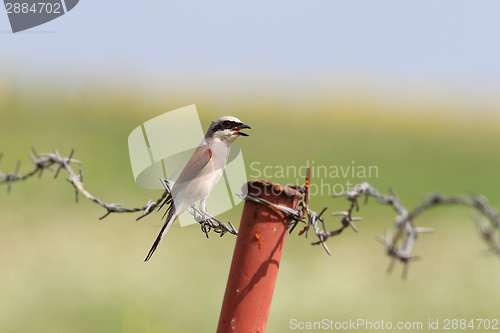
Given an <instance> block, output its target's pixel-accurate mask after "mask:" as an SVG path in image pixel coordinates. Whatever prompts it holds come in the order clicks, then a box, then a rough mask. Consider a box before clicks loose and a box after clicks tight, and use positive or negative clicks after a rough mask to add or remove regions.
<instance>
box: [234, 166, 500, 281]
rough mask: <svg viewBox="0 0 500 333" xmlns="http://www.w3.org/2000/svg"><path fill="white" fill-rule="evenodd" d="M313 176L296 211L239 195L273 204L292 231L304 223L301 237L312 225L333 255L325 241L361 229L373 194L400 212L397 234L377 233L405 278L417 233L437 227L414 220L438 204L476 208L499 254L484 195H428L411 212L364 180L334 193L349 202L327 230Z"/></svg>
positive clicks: (496, 227)
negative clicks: (313, 197)
mask: <svg viewBox="0 0 500 333" xmlns="http://www.w3.org/2000/svg"><path fill="white" fill-rule="evenodd" d="M310 176H311V174H310V170H309V169H308V171H307V176H306V184H305V186H303V187H302V192H303V193H305V195H304V198H303V200H302V201H300V202H299V203H298V205H297V208H296V209H295V210H294V209H290V208H287V207H282V206H278V205H275V204H272V203H270V202H269V201H267V200H265V199H262V198H254V197H251V196H242V195H240V197H241V198H243V199H246V200H252V201H255V202H258V203H260V204H263V205H268V206H271V207H273V209H278V210H280V211H282V212H283V213H286V214H288V215H289V216H290V217H291V219H292V221H291V222H290V225H289V229H288V230H289V233H291V232H292V231H293V230H294V229H295V227H296V226H297V224H298V223H299V222H302V223H305V227H304V229H303V230H301V231H300V232H299V236H300V235H302V234H304V233H305V235H306V238H307V237H308V234H309V231H310V230H311V228H312V230H313V231H314V234H315V236H316V237H317V239H318V240H317V241H315V242H313V243H311V244H312V245H319V244H321V245H322V246H323V248H324V249H325V251H326V252H327V253H328V254H330V255H331V251H330V250H329V249H328V247H327V245H326V243H325V242H326V240H327V239H328V238H329V237H333V236H337V235H340V234H341V233H342V231H344V229H346V228H352V229H353V230H354V231H355V232H358V228H357V227H356V225H355V224H354V222H356V221H360V220H361V218H360V217H354V216H353V212H354V211H356V212H358V211H359V199H360V198H362V197H363V196H364V197H365V200H364V203H365V205H366V204H367V203H368V198H369V197H373V198H375V200H376V202H377V203H379V204H383V205H388V206H391V207H392V208H393V209H394V211H395V212H396V214H397V216H396V218H395V220H394V223H395V227H396V234H395V236H394V237H393V235H392V231H391V230H390V229H388V230H387V231H386V234H385V236H381V235H378V236H377V237H376V239H377V240H378V241H379V242H380V243H382V245H384V246H385V248H386V253H387V255H388V256H389V257H390V258H391V261H390V264H389V268H388V270H387V271H388V272H389V273H390V272H392V269H393V267H394V263H395V262H396V261H400V262H401V263H402V264H403V265H404V269H403V279H404V278H406V276H407V274H408V267H409V263H410V262H411V261H415V260H418V259H420V257H418V256H413V255H412V251H413V248H414V246H415V242H416V241H417V239H418V236H419V235H420V234H426V233H432V232H433V231H434V229H432V228H422V227H417V226H416V225H415V223H414V220H415V218H416V217H417V216H419V215H420V214H422V213H423V212H424V211H426V210H428V209H430V208H432V207H434V206H437V205H449V204H460V205H465V206H468V207H471V208H474V209H475V210H476V214H475V215H473V216H472V217H473V219H474V220H475V221H476V224H477V225H478V228H479V231H480V233H481V235H482V236H483V239H484V240H485V241H486V243H487V244H488V246H489V251H490V252H492V253H494V254H496V255H498V256H500V214H499V213H498V211H497V210H495V209H494V208H492V207H490V206H489V205H488V203H487V201H486V198H484V197H481V196H468V195H461V196H455V197H446V196H444V195H442V194H439V193H435V194H432V195H430V196H428V197H427V199H426V200H424V202H422V203H421V204H420V205H419V206H417V207H415V208H414V209H413V210H411V211H408V210H407V209H406V208H405V207H404V206H403V205H402V204H401V201H400V199H399V197H398V196H397V195H396V193H395V192H394V191H393V190H389V193H390V194H389V195H386V194H383V193H380V192H379V191H378V190H377V189H375V188H373V187H372V186H371V185H370V184H369V183H367V182H364V183H361V184H358V185H356V186H355V187H354V188H352V189H349V190H348V191H346V192H344V193H341V194H339V195H333V197H341V196H344V197H345V198H346V199H347V200H348V201H349V202H350V205H349V208H348V209H347V210H346V211H343V212H333V213H332V215H333V216H339V217H341V220H340V222H341V226H340V227H339V228H337V229H334V230H328V228H327V226H326V222H325V220H324V218H323V214H324V213H325V211H326V210H327V209H328V207H325V208H323V209H322V210H321V211H320V213H319V214H318V213H317V212H315V211H313V210H312V209H311V208H310V207H309V189H310V186H309V184H310ZM306 217H307V219H306Z"/></svg>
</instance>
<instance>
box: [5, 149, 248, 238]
mask: <svg viewBox="0 0 500 333" xmlns="http://www.w3.org/2000/svg"><path fill="white" fill-rule="evenodd" d="M73 154H74V149H72V150H71V153H70V154H69V157H61V155H60V154H59V152H58V151H57V149H55V150H54V152H53V153H49V154H41V153H40V154H39V153H38V152H37V151H36V150H35V148H32V152H31V153H30V154H29V156H30V159H31V161H32V162H33V164H34V169H33V170H31V171H29V172H27V173H25V174H20V173H19V170H20V168H21V161H19V162H18V163H17V166H16V171H14V172H9V173H6V174H4V173H3V172H2V171H1V170H0V185H7V193H10V192H11V187H12V184H14V183H16V182H19V181H22V180H25V179H28V178H30V177H33V176H35V175H36V174H38V177H41V176H42V174H43V172H44V170H49V171H51V172H54V169H53V167H54V168H55V167H57V169H56V170H55V172H54V178H57V176H58V175H59V173H60V172H61V170H63V169H64V170H65V171H66V172H67V173H68V177H67V178H66V180H67V181H68V182H69V183H70V184H71V185H72V186H73V188H74V189H75V199H76V202H78V196H79V194H80V193H81V194H83V196H84V197H86V198H87V199H89V200H91V201H93V202H95V203H97V204H98V205H100V206H102V207H103V208H104V209H106V214H104V215H103V216H101V217H100V218H99V219H100V220H102V219H104V218H105V217H107V216H108V215H110V214H111V213H135V212H141V211H142V212H143V213H142V215H141V216H139V217H138V218H137V219H136V221H138V220H140V219H142V218H144V217H146V216H147V215H149V214H151V213H152V212H153V211H154V210H155V208H157V207H159V208H161V207H160V206H161V205H162V202H164V200H165V199H166V198H167V196H168V195H169V194H170V189H171V188H172V186H173V184H174V182H173V181H171V180H166V179H160V181H161V183H162V184H163V186H164V188H165V190H164V192H163V193H162V195H161V197H160V198H158V199H157V200H155V201H153V200H149V201H148V202H147V203H146V205H144V206H139V207H134V208H126V207H123V204H121V203H106V202H104V201H102V200H101V199H99V198H96V197H95V196H93V195H92V194H90V193H89V192H88V191H87V190H85V188H84V187H83V173H82V170H81V169H80V170H79V172H78V173H75V172H74V171H73V169H72V167H71V164H80V165H81V164H82V162H80V161H78V160H75V159H73ZM2 157H3V153H0V162H1V160H2ZM167 202H168V201H167ZM188 211H189V212H190V213H191V215H193V216H194V217H195V219H196V221H197V222H198V223H200V225H201V229H202V231H203V232H204V233H205V235H206V236H207V238H208V233H209V232H210V231H214V232H215V233H218V234H220V236H221V237H222V236H223V235H224V234H225V233H230V234H232V235H237V234H238V232H237V231H236V229H235V228H234V226H233V225H232V223H231V222H228V223H229V227H228V226H227V225H226V224H225V223H224V222H222V221H219V220H218V219H216V218H215V217H210V218H209V219H208V220H204V219H203V215H202V214H201V212H200V211H199V210H198V209H197V208H196V207H191V209H188Z"/></svg>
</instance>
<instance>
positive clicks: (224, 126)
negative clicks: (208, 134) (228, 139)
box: [214, 120, 241, 132]
mask: <svg viewBox="0 0 500 333" xmlns="http://www.w3.org/2000/svg"><path fill="white" fill-rule="evenodd" d="M240 125H241V124H240V123H238V122H236V121H231V120H225V121H223V122H222V123H219V124H217V125H216V126H215V127H214V132H217V131H223V130H225V129H231V128H235V127H238V126H240Z"/></svg>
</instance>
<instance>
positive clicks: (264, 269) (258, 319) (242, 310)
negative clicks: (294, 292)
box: [217, 180, 302, 333]
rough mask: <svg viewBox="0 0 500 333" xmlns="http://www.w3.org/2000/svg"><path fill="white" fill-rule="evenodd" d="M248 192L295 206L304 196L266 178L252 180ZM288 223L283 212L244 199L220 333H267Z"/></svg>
mask: <svg viewBox="0 0 500 333" xmlns="http://www.w3.org/2000/svg"><path fill="white" fill-rule="evenodd" d="M248 196H251V197H254V198H262V199H265V200H267V201H269V202H271V203H273V204H276V205H280V206H286V207H289V208H293V209H295V207H296V206H297V203H298V201H299V200H300V199H301V198H302V194H301V193H300V192H299V191H298V190H297V189H296V188H295V187H291V186H284V185H281V184H278V183H274V182H270V181H264V180H250V181H249V182H248ZM288 223H290V217H289V216H288V215H287V214H285V213H283V212H281V211H279V210H276V209H273V208H272V207H269V206H266V205H263V204H260V203H257V202H254V201H250V200H246V201H245V206H244V207H243V214H242V217H241V223H240V227H239V232H238V238H237V240H236V246H235V250H234V254H233V260H232V262H231V269H230V272H229V277H228V282H227V286H226V292H225V294H224V301H223V304H222V310H221V315H220V318H219V325H218V327H217V332H218V333H228V332H254V333H257V332H259V333H263V332H265V329H266V324H267V318H268V315H269V310H270V308H271V301H272V297H273V292H274V286H275V283H276V278H277V276H278V270H279V265H280V260H281V253H282V251H283V246H284V243H285V237H286V234H287V230H288Z"/></svg>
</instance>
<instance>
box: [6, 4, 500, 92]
mask: <svg viewBox="0 0 500 333" xmlns="http://www.w3.org/2000/svg"><path fill="white" fill-rule="evenodd" d="M0 31H1V32H2V33H1V34H0V45H1V52H0V74H1V72H4V73H9V74H10V75H14V76H16V77H19V78H24V79H26V80H27V81H28V82H30V81H33V80H36V78H37V77H48V78H53V79H63V80H65V79H68V78H71V79H72V80H75V78H83V77H85V78H86V79H87V80H92V78H93V77H95V78H96V80H97V77H103V76H104V77H106V78H108V79H113V78H117V79H120V77H121V76H122V75H129V76H128V77H134V78H138V80H139V81H142V82H157V81H158V80H167V81H168V80H169V77H172V78H177V79H180V78H182V77H184V78H185V79H186V78H187V79H186V80H187V81H188V82H189V81H190V80H196V79H200V80H201V78H205V79H206V78H207V77H213V76H221V77H224V78H225V79H224V80H221V82H223V81H226V83H227V84H231V82H232V80H235V82H236V81H237V82H239V83H240V84H243V85H244V84H245V82H252V83H254V84H258V83H259V82H260V81H263V82H264V81H266V80H268V79H269V77H273V79H275V80H277V81H279V80H280V79H281V80H282V81H283V82H286V83H287V84H289V85H292V86H293V85H299V86H300V85H301V84H304V79H303V78H304V77H309V80H310V78H311V77H312V78H314V77H322V78H323V79H325V78H326V80H327V81H328V80H331V81H332V82H334V83H339V81H340V82H341V81H342V80H344V79H346V78H354V79H353V82H354V83H353V84H356V82H357V80H359V81H360V82H361V81H363V80H367V81H366V82H368V83H366V84H367V85H370V84H378V83H380V84H384V82H386V83H388V82H392V83H395V85H398V84H401V83H403V84H406V83H408V84H410V83H411V84H414V83H415V82H418V84H421V85H423V86H425V85H428V84H434V83H438V84H439V85H440V86H442V87H444V86H447V85H450V86H455V87H461V89H465V90H466V91H468V90H470V91H471V92H472V91H475V90H481V89H483V88H484V87H487V88H486V90H488V89H489V90H491V91H492V92H498V91H499V90H500V79H499V78H500V2H498V1H424V0H420V1H413V0H410V1H374V0H372V1H257V2H256V1H253V2H242V1H224V2H221V1H215V2H214V1H210V2H209V1H175V2H174V1H138V0H136V1H132V0H124V1H93V0H82V1H80V3H79V4H78V5H77V6H76V7H75V8H74V9H73V10H72V11H71V12H69V13H67V14H66V15H63V16H62V17H60V18H58V19H56V20H54V21H51V22H48V23H46V24H44V25H41V26H38V27H35V28H32V29H30V30H28V31H26V32H21V33H17V34H12V33H9V31H10V26H9V22H8V18H7V14H6V13H5V11H3V12H0ZM227 81H229V82H227ZM478 87H481V88H478Z"/></svg>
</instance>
